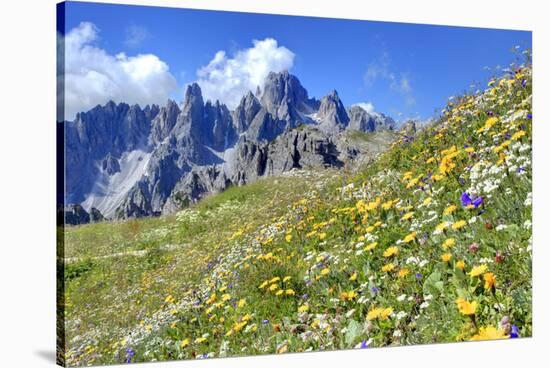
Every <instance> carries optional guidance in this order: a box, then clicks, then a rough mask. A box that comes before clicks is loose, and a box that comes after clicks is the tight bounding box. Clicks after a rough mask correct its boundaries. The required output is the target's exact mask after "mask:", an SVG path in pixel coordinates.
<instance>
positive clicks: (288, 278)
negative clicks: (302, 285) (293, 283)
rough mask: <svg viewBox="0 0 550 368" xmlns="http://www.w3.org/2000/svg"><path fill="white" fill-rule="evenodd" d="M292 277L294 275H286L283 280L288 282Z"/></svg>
mask: <svg viewBox="0 0 550 368" xmlns="http://www.w3.org/2000/svg"><path fill="white" fill-rule="evenodd" d="M291 278H292V277H290V276H285V277H284V278H283V282H287V281H289V280H290V279H291Z"/></svg>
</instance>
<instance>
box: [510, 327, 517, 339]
mask: <svg viewBox="0 0 550 368" xmlns="http://www.w3.org/2000/svg"><path fill="white" fill-rule="evenodd" d="M516 337H519V329H518V326H516V325H512V329H511V331H510V338H511V339H515V338H516Z"/></svg>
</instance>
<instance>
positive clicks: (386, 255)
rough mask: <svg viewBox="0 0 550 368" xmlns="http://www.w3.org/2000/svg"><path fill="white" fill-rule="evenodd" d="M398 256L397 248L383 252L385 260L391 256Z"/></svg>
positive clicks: (390, 248)
mask: <svg viewBox="0 0 550 368" xmlns="http://www.w3.org/2000/svg"><path fill="white" fill-rule="evenodd" d="M398 254H399V248H397V247H396V246H393V247H389V248H387V249H386V250H385V251H384V254H383V256H384V257H386V258H389V257H392V256H396V255H398Z"/></svg>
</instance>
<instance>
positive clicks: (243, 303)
mask: <svg viewBox="0 0 550 368" xmlns="http://www.w3.org/2000/svg"><path fill="white" fill-rule="evenodd" d="M245 305H246V299H241V300H239V301H238V302H237V307H239V308H242V307H244V306H245Z"/></svg>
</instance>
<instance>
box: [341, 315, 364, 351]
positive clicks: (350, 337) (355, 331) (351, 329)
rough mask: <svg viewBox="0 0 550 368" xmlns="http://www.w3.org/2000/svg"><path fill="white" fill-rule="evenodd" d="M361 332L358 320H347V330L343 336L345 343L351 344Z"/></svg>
mask: <svg viewBox="0 0 550 368" xmlns="http://www.w3.org/2000/svg"><path fill="white" fill-rule="evenodd" d="M361 332H362V326H361V324H360V323H359V322H357V321H356V320H353V319H352V320H351V321H349V323H348V327H347V331H346V337H345V339H346V345H348V346H350V345H351V344H353V342H354V341H355V339H357V337H359V336H361Z"/></svg>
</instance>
